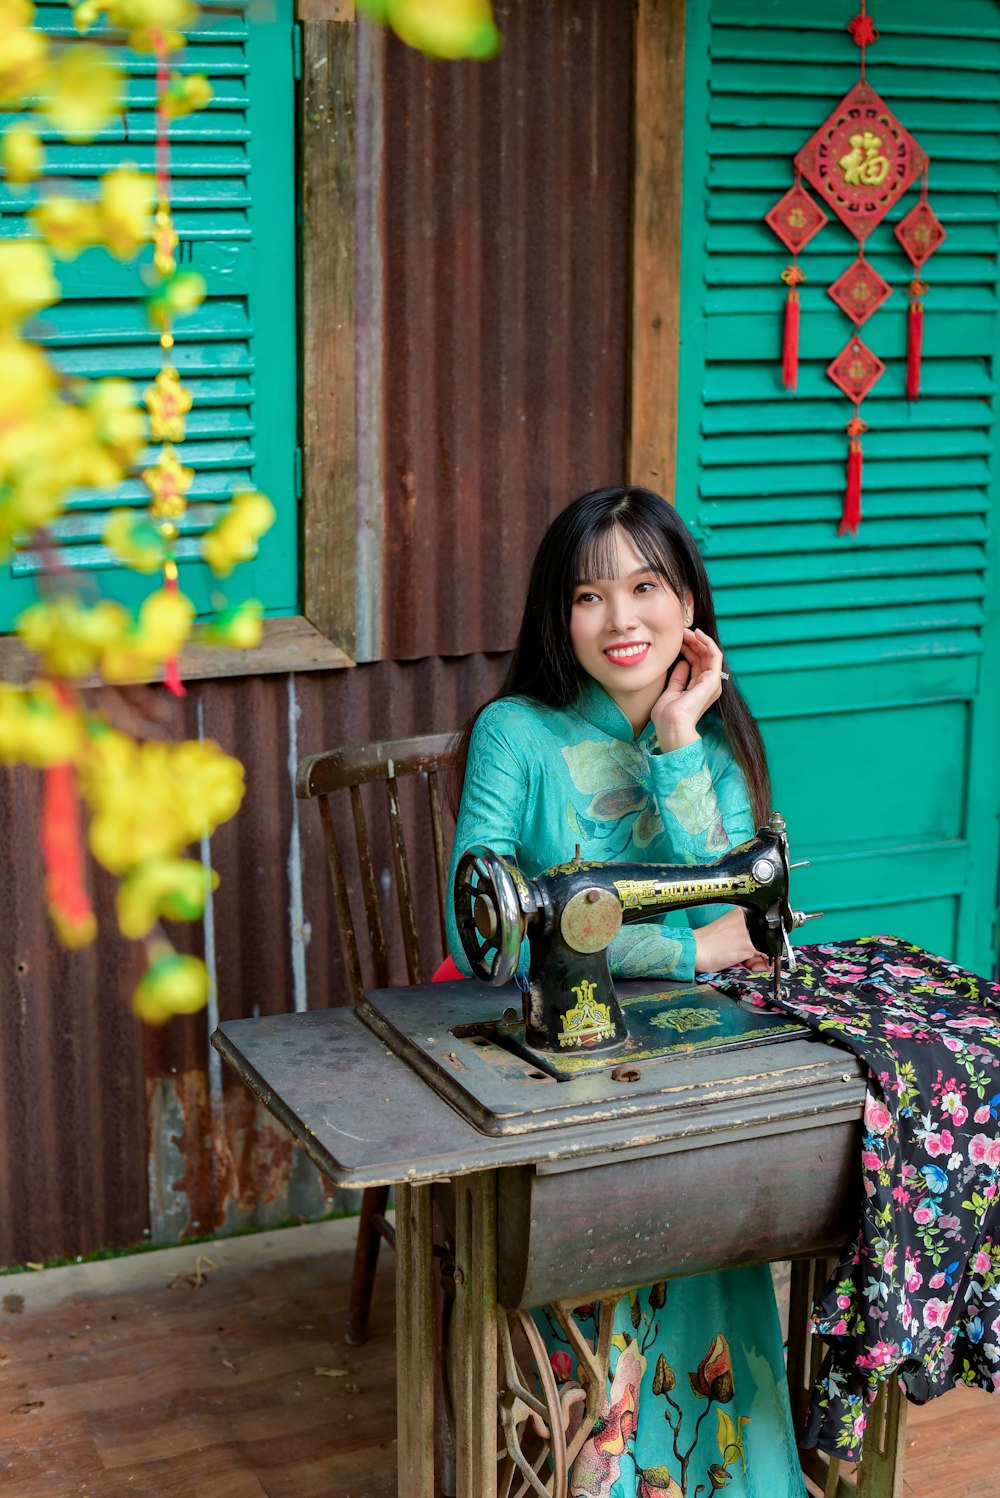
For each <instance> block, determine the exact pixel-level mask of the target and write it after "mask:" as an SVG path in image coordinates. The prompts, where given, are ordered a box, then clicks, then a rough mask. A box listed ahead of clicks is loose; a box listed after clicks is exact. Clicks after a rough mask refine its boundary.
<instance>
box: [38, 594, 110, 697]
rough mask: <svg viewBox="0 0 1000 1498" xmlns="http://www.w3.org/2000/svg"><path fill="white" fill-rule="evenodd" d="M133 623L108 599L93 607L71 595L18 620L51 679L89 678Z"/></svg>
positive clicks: (52, 601)
mask: <svg viewBox="0 0 1000 1498" xmlns="http://www.w3.org/2000/svg"><path fill="white" fill-rule="evenodd" d="M130 623H131V620H130V616H129V613H128V610H127V609H125V608H123V607H122V606H121V604H119V603H112V602H111V600H110V599H104V600H102V601H101V602H99V603H95V604H93V605H92V606H87V605H86V604H81V603H79V602H78V601H77V600H76V599H75V598H74V597H72V596H71V595H69V594H66V595H63V596H61V597H56V598H52V599H46V600H44V601H43V602H40V603H33V604H32V605H31V606H30V607H29V608H26V609H25V610H24V612H23V613H22V614H20V615H19V616H18V619H17V622H16V629H17V633H18V634H19V635H20V637H21V639H22V640H23V641H24V643H25V644H26V645H27V647H28V649H29V650H33V651H34V652H35V653H36V655H39V656H41V658H42V663H43V665H44V667H45V670H46V672H47V673H48V674H49V675H50V676H55V677H70V678H76V677H79V676H86V675H88V674H89V673H90V672H91V671H93V669H94V667H95V666H96V665H97V663H98V661H99V660H100V659H101V656H102V655H103V653H104V651H105V650H107V649H108V647H109V646H110V645H112V644H114V643H115V642H116V641H117V640H119V639H120V638H121V636H122V635H123V634H124V632H125V630H126V629H128V627H129V624H130Z"/></svg>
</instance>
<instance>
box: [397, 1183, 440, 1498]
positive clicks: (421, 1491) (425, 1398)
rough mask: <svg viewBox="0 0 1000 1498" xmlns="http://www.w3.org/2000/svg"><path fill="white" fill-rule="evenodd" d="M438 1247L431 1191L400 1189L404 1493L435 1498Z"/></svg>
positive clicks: (399, 1336)
mask: <svg viewBox="0 0 1000 1498" xmlns="http://www.w3.org/2000/svg"><path fill="white" fill-rule="evenodd" d="M433 1275H434V1241H433V1207H432V1204H431V1188H430V1186H397V1187H396V1401H397V1408H396V1435H397V1460H398V1463H399V1466H398V1472H399V1491H400V1493H405V1494H406V1495H407V1498H434V1344H435V1339H434V1279H433Z"/></svg>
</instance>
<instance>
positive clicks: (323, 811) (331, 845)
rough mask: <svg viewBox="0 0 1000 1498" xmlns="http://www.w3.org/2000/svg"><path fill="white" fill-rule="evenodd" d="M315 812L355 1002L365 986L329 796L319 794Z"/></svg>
mask: <svg viewBox="0 0 1000 1498" xmlns="http://www.w3.org/2000/svg"><path fill="white" fill-rule="evenodd" d="M319 815H320V820H321V822H322V823H323V842H324V844H325V846H326V864H327V868H328V869H329V870H330V883H331V884H332V885H333V898H334V903H335V904H336V907H337V920H338V921H339V922H340V936H341V946H342V947H343V951H344V963H345V966H346V967H347V978H348V982H349V983H350V985H351V1002H352V1003H354V1004H356V1003H358V1001H359V999H360V998H361V995H362V994H363V993H364V988H365V985H364V980H363V979H362V977H361V959H360V957H359V956H358V937H357V932H356V931H355V929H354V918H353V916H352V915H351V902H350V900H349V899H348V896H347V881H346V880H345V878H344V865H343V861H342V859H341V856H340V848H339V846H338V844H337V834H336V831H335V829H334V825H333V815H332V813H331V811H330V798H329V796H320V797H319Z"/></svg>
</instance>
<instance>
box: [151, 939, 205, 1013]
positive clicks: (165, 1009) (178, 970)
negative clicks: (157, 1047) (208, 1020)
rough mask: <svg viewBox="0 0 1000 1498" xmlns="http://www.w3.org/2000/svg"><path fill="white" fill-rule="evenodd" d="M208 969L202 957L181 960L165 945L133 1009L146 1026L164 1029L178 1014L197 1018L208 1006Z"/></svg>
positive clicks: (181, 957)
mask: <svg viewBox="0 0 1000 1498" xmlns="http://www.w3.org/2000/svg"><path fill="white" fill-rule="evenodd" d="M209 986H210V985H209V977H208V969H207V968H206V966H205V964H204V963H203V962H202V960H201V958H200V957H187V956H182V955H181V953H179V952H175V951H174V950H173V948H172V947H167V946H166V945H165V944H164V945H162V946H160V945H158V947H157V953H156V957H155V959H154V961H153V962H152V964H151V965H150V967H149V968H148V969H147V971H146V972H145V974H144V975H143V977H142V979H141V980H140V983H139V986H138V988H137V989H136V991H135V993H134V994H133V995H132V1009H133V1012H134V1013H135V1014H137V1015H138V1017H139V1018H140V1019H141V1020H144V1021H145V1022H146V1024H147V1025H165V1024H166V1022H167V1020H169V1019H173V1017H174V1015H175V1014H197V1012H198V1010H199V1009H204V1007H205V1005H206V1004H207V1003H208V992H209Z"/></svg>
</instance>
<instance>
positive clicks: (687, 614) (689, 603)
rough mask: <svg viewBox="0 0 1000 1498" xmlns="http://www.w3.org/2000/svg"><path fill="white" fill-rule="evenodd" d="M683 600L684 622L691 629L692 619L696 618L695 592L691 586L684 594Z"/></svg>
mask: <svg viewBox="0 0 1000 1498" xmlns="http://www.w3.org/2000/svg"><path fill="white" fill-rule="evenodd" d="M682 602H683V604H684V624H685V626H686V627H687V628H688V629H690V627H691V624H692V621H693V620H694V594H693V593H692V592H691V589H690V588H689V589H688V590H687V592H686V593H685V594H684V598H683V599H682Z"/></svg>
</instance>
